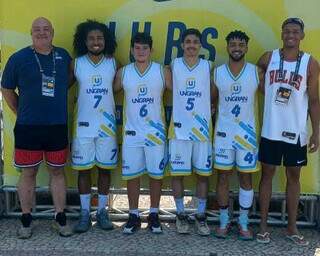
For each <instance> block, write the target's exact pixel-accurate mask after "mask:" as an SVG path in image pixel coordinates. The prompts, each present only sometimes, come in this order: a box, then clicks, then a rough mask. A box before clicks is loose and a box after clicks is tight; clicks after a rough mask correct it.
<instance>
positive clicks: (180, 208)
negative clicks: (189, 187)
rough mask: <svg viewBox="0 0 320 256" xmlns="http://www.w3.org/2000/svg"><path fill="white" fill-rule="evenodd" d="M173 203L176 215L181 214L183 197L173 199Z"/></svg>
mask: <svg viewBox="0 0 320 256" xmlns="http://www.w3.org/2000/svg"><path fill="white" fill-rule="evenodd" d="M174 201H175V202H176V208H177V213H178V214H180V213H183V212H184V204H183V197H181V198H175V199H174Z"/></svg>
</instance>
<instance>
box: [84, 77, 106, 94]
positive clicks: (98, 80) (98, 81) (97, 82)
mask: <svg viewBox="0 0 320 256" xmlns="http://www.w3.org/2000/svg"><path fill="white" fill-rule="evenodd" d="M91 85H92V87H91V88H88V89H87V94H103V95H107V94H108V89H107V88H101V85H102V76H101V75H93V76H92V77H91Z"/></svg>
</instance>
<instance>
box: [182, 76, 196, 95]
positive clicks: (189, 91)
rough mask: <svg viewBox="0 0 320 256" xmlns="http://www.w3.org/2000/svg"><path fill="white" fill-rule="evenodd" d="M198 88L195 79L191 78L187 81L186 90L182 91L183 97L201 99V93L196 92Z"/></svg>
mask: <svg viewBox="0 0 320 256" xmlns="http://www.w3.org/2000/svg"><path fill="white" fill-rule="evenodd" d="M195 88H196V79H195V78H194V77H189V78H187V79H186V89H185V90H183V91H180V95H181V96H187V97H190V96H191V97H201V92H200V91H197V90H195Z"/></svg>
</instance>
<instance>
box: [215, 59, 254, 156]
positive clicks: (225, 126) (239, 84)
mask: <svg viewBox="0 0 320 256" xmlns="http://www.w3.org/2000/svg"><path fill="white" fill-rule="evenodd" d="M214 82H215V84H216V86H217V88H218V91H219V105H218V118H217V123H216V127H215V136H214V141H215V147H217V148H224V149H245V150H254V149H256V148H257V136H256V121H255V95H256V92H257V88H258V84H259V78H258V75H257V67H256V66H255V65H253V64H250V63H245V64H244V66H243V68H242V70H241V72H240V73H239V74H238V76H236V77H235V76H234V75H233V74H232V73H231V71H230V69H229V66H228V64H224V65H221V66H219V67H217V68H215V70H214Z"/></svg>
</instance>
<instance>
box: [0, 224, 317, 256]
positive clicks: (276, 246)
mask: <svg viewBox="0 0 320 256" xmlns="http://www.w3.org/2000/svg"><path fill="white" fill-rule="evenodd" d="M19 224H20V222H19V220H17V219H1V220H0V231H1V232H0V255H1V256H2V255H6V256H11V255H12V256H13V255H14V256H16V255H17V256H18V255H21V256H22V255H23V256H40V255H41V256H42V255H44V256H49V255H52V256H53V255H54V256H58V255H59V256H60V255H67V256H84V255H89V254H90V255H98V256H100V255H119V256H125V255H126V256H136V255H138V256H147V255H148V256H156V255H157V256H178V255H179V256H180V255H183V256H209V255H211V256H214V255H218V256H220V255H253V256H258V255H299V256H300V255H310V256H311V255H317V256H320V233H319V232H317V231H316V230H312V229H303V230H302V233H303V234H304V235H305V237H306V238H307V239H309V240H310V242H311V243H310V246H309V247H306V248H303V247H297V246H295V245H293V244H292V243H290V242H288V241H287V240H286V239H285V236H284V232H285V229H284V228H272V243H270V244H268V245H263V244H258V243H256V242H255V241H250V242H244V241H239V240H238V239H237V236H236V230H235V228H234V229H233V234H232V236H231V237H230V238H229V239H227V240H219V239H216V238H214V237H213V236H210V237H199V236H198V235H196V234H191V235H185V236H182V235H177V234H176V232H175V229H174V224H172V223H165V224H164V234H162V235H154V234H151V233H150V232H149V231H148V230H146V229H145V228H142V230H140V231H139V232H138V233H137V234H134V235H131V236H125V235H123V234H122V232H121V229H120V227H121V225H122V224H123V223H115V224H116V226H117V228H116V229H115V230H113V231H108V232H106V231H102V230H99V229H98V228H96V227H93V228H92V229H91V230H90V231H89V232H88V233H86V234H80V235H78V234H77V235H74V236H72V237H70V238H62V237H59V236H58V235H57V234H56V233H55V232H54V231H53V230H52V229H51V227H50V226H51V221H49V220H36V221H34V223H33V227H34V235H33V236H32V238H31V239H29V240H19V239H17V238H16V226H17V225H19ZM72 224H74V221H72ZM143 226H144V227H145V224H144V225H143ZM211 228H213V226H211ZM255 229H256V227H255Z"/></svg>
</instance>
